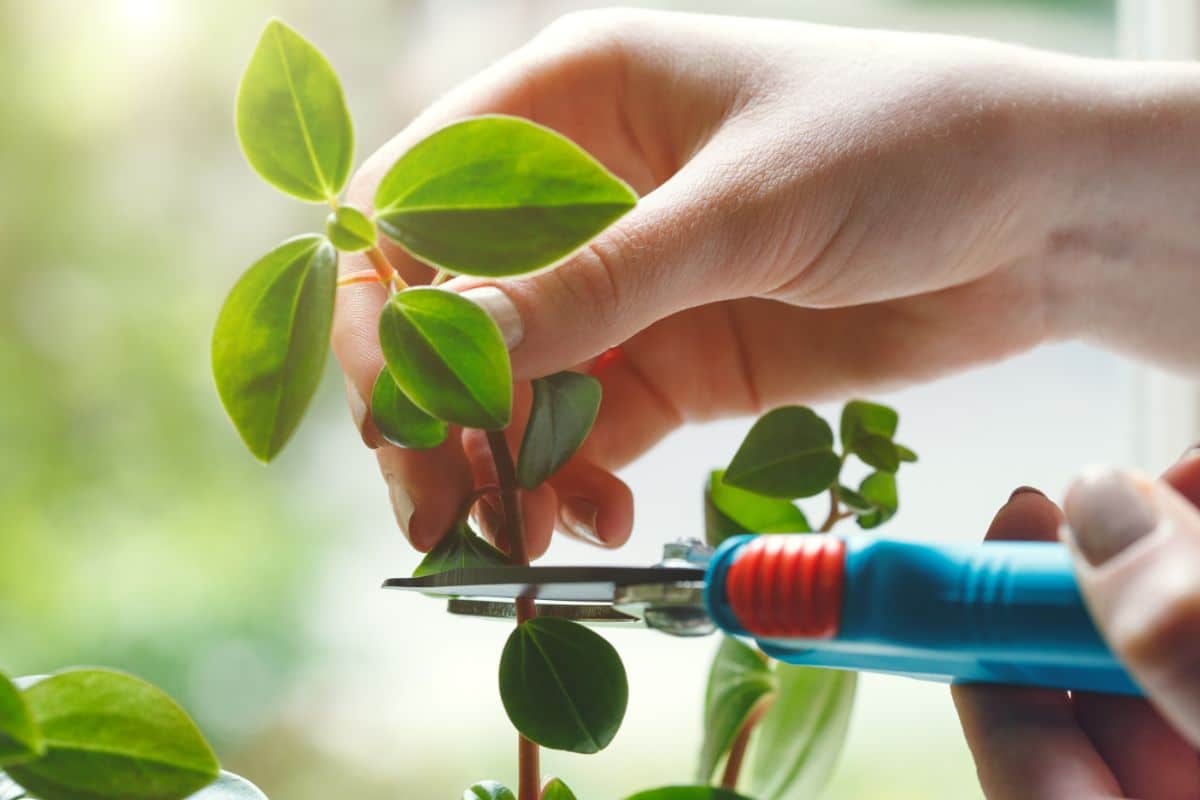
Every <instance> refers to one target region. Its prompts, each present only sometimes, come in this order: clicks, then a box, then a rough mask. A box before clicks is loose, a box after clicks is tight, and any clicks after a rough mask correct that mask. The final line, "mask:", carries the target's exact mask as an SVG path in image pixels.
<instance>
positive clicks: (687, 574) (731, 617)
mask: <svg viewBox="0 0 1200 800" xmlns="http://www.w3.org/2000/svg"><path fill="white" fill-rule="evenodd" d="M384 586H385V587H386V588H393V589H407V590H413V591H419V592H422V593H425V594H429V595H436V596H442V597H446V598H448V599H449V603H448V606H449V610H450V612H451V613H456V614H468V615H474V616H501V617H504V616H507V617H512V616H515V610H514V602H515V599H516V598H518V597H522V598H533V599H534V601H535V603H536V606H537V609H538V613H539V614H546V615H555V616H563V617H567V618H570V619H574V620H577V621H581V622H585V623H614V624H629V625H644V626H645V627H648V628H651V629H654V630H658V631H662V632H665V633H668V634H672V635H676V636H703V635H706V634H710V633H713V632H715V631H716V630H718V629H719V630H722V631H724V632H725V633H727V634H730V635H733V636H739V637H749V638H752V639H753V640H754V642H755V643H756V644H757V645H758V647H759V648H760V649H762V651H763V652H765V653H766V654H767V655H770V656H772V657H773V658H776V659H779V660H780V661H785V662H787V663H790V664H804V665H809V666H815V667H828V668H833V669H851V670H865V671H868V672H882V673H890V674H895V675H904V676H908V677H912V678H918V679H922V680H934V681H944V682H954V683H999V684H1011V685H1021V686H1040V687H1046V688H1054V689H1066V690H1078V691H1090V692H1104V693H1113V694H1127V695H1140V694H1141V693H1142V692H1141V689H1140V688H1139V687H1138V686H1137V684H1136V683H1134V681H1133V680H1132V678H1130V676H1129V674H1128V673H1127V672H1126V671H1125V669H1124V667H1122V666H1121V664H1120V662H1119V661H1117V659H1116V657H1115V656H1114V655H1113V654H1112V651H1111V650H1109V648H1108V646H1107V645H1106V644H1105V643H1104V640H1103V639H1102V638H1101V636H1100V634H1099V632H1098V631H1097V630H1096V627H1095V625H1094V624H1093V623H1092V620H1091V617H1090V616H1089V614H1088V611H1087V608H1086V607H1085V605H1084V603H1083V599H1082V597H1081V596H1080V593H1079V588H1078V586H1077V584H1076V581H1075V575H1074V572H1073V571H1072V568H1071V562H1070V558H1069V556H1068V554H1067V552H1066V550H1065V548H1064V547H1063V546H1062V545H1061V544H1058V543H1054V542H1020V541H997V542H984V543H981V544H973V545H972V544H922V543H916V542H910V541H900V540H893V539H878V538H870V537H863V536H838V535H835V534H827V535H814V534H767V535H760V536H734V537H731V538H729V539H727V540H725V541H724V542H723V543H722V544H721V545H720V546H719V547H718V548H717V549H716V551H715V552H714V551H713V550H712V549H710V548H708V547H707V546H705V545H704V544H703V543H701V542H698V541H695V540H681V541H678V542H672V543H670V544H668V545H666V547H665V548H664V552H663V560H662V561H661V562H660V563H658V564H655V565H653V566H649V567H607V566H581V567H560V566H546V567H540V566H533V567H488V568H467V569H458V570H451V571H449V572H443V573H439V574H436V575H429V576H426V577H422V578H393V579H391V580H388V581H386V582H385V584H384Z"/></svg>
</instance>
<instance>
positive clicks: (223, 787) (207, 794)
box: [187, 772, 267, 800]
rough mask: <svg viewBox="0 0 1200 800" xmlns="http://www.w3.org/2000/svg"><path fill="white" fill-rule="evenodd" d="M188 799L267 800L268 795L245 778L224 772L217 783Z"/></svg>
mask: <svg viewBox="0 0 1200 800" xmlns="http://www.w3.org/2000/svg"><path fill="white" fill-rule="evenodd" d="M187 800H267V796H266V795H265V794H263V792H262V790H261V789H259V788H258V787H257V786H255V785H254V784H253V783H251V782H250V781H248V780H246V779H245V778H242V777H239V776H237V775H234V774H233V773H232V772H222V773H221V777H219V778H217V780H216V783H210V784H209V785H208V786H206V787H205V788H203V789H201V790H200V791H198V792H196V793H195V794H193V795H191V796H190V797H188V799H187Z"/></svg>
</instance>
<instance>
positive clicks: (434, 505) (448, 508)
mask: <svg viewBox="0 0 1200 800" xmlns="http://www.w3.org/2000/svg"><path fill="white" fill-rule="evenodd" d="M375 457H376V459H377V460H378V461H379V470H380V472H382V473H383V479H384V481H385V482H386V483H387V486H388V495H389V497H390V498H391V501H392V511H393V512H394V513H395V515H396V524H397V525H399V526H400V530H401V531H403V532H404V535H405V536H407V537H408V540H409V541H410V542H411V543H412V546H413V547H415V548H416V549H417V550H420V551H421V552H427V551H429V550H430V549H432V548H433V546H434V545H435V544H437V542H438V540H440V539H441V538H442V536H443V535H445V533H446V532H447V531H449V530H450V527H451V526H452V525H453V524H454V521H455V519H457V517H458V514H459V513H460V511H461V506H462V504H463V503H464V502H465V501H466V499H467V497H468V496H470V493H471V489H472V484H471V471H470V468H469V466H468V464H467V460H466V457H465V456H464V455H463V451H462V447H461V445H460V444H459V441H458V436H457V435H455V432H454V431H451V435H450V436H448V437H447V439H446V441H445V442H443V443H442V444H441V445H439V446H437V447H435V448H433V449H431V450H405V449H403V448H400V447H392V446H390V445H388V446H385V447H382V448H380V449H379V450H378V451H376V454H375Z"/></svg>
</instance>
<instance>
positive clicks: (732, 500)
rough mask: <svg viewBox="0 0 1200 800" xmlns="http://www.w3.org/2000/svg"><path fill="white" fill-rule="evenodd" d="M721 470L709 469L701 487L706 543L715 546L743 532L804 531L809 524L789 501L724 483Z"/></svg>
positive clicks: (808, 528) (807, 529)
mask: <svg viewBox="0 0 1200 800" xmlns="http://www.w3.org/2000/svg"><path fill="white" fill-rule="evenodd" d="M724 474H725V473H724V472H723V471H722V470H719V469H718V470H713V471H712V472H710V473H709V475H708V483H707V484H706V485H705V487H704V528H705V538H706V540H707V541H708V544H709V545H711V546H712V547H716V546H717V545H719V544H720V543H721V542H723V541H725V540H726V539H728V538H729V537H730V536H737V535H739V534H743V533H808V532H809V531H811V530H812V526H811V525H809V524H808V518H807V517H805V516H804V512H803V511H801V510H800V509H799V508H797V507H796V506H795V505H794V504H793V503H792V502H791V501H790V500H779V499H777V498H774V497H764V496H763V495H761V494H754V493H753V492H747V491H745V490H743V489H738V488H736V487H734V486H730V485H729V484H727V483H725V482H724V481H723V480H722V479H721V478H722V476H723V475H724Z"/></svg>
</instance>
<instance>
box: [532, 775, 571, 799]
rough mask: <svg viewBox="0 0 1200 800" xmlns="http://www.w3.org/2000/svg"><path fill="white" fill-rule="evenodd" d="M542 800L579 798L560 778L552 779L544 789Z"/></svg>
mask: <svg viewBox="0 0 1200 800" xmlns="http://www.w3.org/2000/svg"><path fill="white" fill-rule="evenodd" d="M541 800H577V798H576V797H575V793H574V792H572V791H571V790H570V789H569V788H568V787H567V785H566V784H565V783H563V782H562V780H561V779H560V778H551V779H550V780H548V781H546V785H545V786H543V787H542V798H541Z"/></svg>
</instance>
